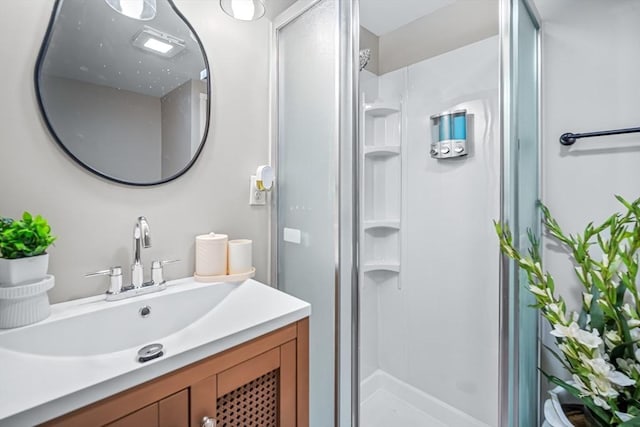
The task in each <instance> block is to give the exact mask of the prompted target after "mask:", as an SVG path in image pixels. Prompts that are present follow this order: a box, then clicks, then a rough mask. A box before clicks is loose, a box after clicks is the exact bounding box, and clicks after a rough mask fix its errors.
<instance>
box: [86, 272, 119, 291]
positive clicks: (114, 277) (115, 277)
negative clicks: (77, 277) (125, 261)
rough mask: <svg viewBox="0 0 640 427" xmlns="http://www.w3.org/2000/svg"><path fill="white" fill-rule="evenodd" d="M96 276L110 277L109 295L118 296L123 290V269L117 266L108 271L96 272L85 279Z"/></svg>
mask: <svg viewBox="0 0 640 427" xmlns="http://www.w3.org/2000/svg"><path fill="white" fill-rule="evenodd" d="M95 276H109V290H108V291H107V293H108V294H117V293H120V291H121V290H122V267H120V266H115V267H111V268H109V269H107V270H100V271H95V272H93V273H87V274H85V275H84V277H95Z"/></svg>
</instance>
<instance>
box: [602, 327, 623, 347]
mask: <svg viewBox="0 0 640 427" xmlns="http://www.w3.org/2000/svg"><path fill="white" fill-rule="evenodd" d="M604 342H605V344H607V347H609V348H614V347H615V346H616V345H618V344H620V343H621V342H622V340H621V339H620V335H618V332H617V331H607V332H605V334H604Z"/></svg>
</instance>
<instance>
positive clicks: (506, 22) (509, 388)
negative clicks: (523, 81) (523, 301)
mask: <svg viewBox="0 0 640 427" xmlns="http://www.w3.org/2000/svg"><path fill="white" fill-rule="evenodd" d="M513 3H521V4H522V5H523V6H524V7H525V9H526V12H527V13H528V15H529V17H530V18H531V21H532V24H533V25H534V27H535V28H536V29H537V34H536V52H535V53H536V59H537V63H536V77H537V81H536V84H537V88H536V92H537V93H536V102H537V116H538V117H537V124H536V129H537V133H538V149H537V151H538V164H537V173H538V180H537V186H538V194H537V196H538V199H539V200H540V199H542V188H543V187H542V176H543V174H542V172H543V166H542V144H541V142H540V139H541V135H542V19H541V17H540V14H539V12H538V10H537V8H536V6H535V4H534V3H533V0H500V34H499V38H500V48H499V50H500V69H499V72H500V89H499V90H500V95H499V98H500V127H501V131H500V144H501V150H500V151H501V161H500V163H501V180H500V222H501V223H505V222H509V220H512V219H513V217H514V216H515V215H514V211H513V209H515V208H514V206H513V205H514V204H515V201H514V200H513V198H512V194H513V191H514V188H515V186H516V185H517V183H514V182H512V180H511V174H510V172H511V170H512V168H513V167H517V165H512V164H511V161H510V160H511V158H512V156H511V142H512V140H513V138H514V137H515V136H516V135H517V131H518V129H517V123H516V120H515V118H516V114H515V103H513V102H512V101H513V99H514V93H513V92H514V91H513V90H512V89H513V88H515V87H518V86H517V85H518V76H517V73H515V72H514V64H515V61H517V52H516V49H517V46H514V40H515V39H514V30H517V27H514V22H513V12H514V7H513ZM514 52H516V55H514ZM518 231H519V230H513V232H514V233H516V232H518ZM517 273H518V268H517V267H516V266H515V265H514V264H513V262H512V261H511V260H510V259H509V258H508V257H507V256H506V255H504V254H502V253H501V254H500V266H499V275H500V276H499V286H500V290H499V298H500V301H499V313H500V314H499V316H500V319H499V321H500V329H499V333H500V337H499V341H500V348H499V370H498V374H499V379H498V384H499V401H498V406H499V408H498V411H499V414H498V415H499V418H498V421H499V425H500V426H501V427H512V426H511V425H510V424H509V422H510V420H511V419H514V420H515V421H516V423H517V421H518V419H519V417H518V412H519V410H518V403H519V400H518V397H519V396H518V393H519V389H520V382H519V367H518V361H519V334H520V332H521V331H520V330H519V329H520V328H519V322H518V319H519V304H518V302H519V289H518V287H517V286H514V289H513V290H512V289H510V285H511V283H515V284H516V285H517V284H518V283H519V281H518V279H517ZM512 279H513V281H512ZM539 329H540V328H538V330H539ZM535 333H536V337H538V335H539V333H538V331H535ZM537 354H538V357H537V360H538V361H539V360H540V345H539V344H538V348H537ZM511 362H513V363H514V368H513V371H512V370H511V369H510V363H511ZM539 395H540V380H539V376H538V389H537V390H536V400H538V399H539ZM511 403H512V406H511ZM510 409H512V411H510ZM539 412H540V411H539V410H538V411H537V413H538V414H539ZM538 421H539V420H538ZM539 424H540V423H539V422H537V425H539ZM513 427H517V425H516V426H513Z"/></svg>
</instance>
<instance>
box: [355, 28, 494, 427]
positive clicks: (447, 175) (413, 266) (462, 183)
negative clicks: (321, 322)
mask: <svg viewBox="0 0 640 427" xmlns="http://www.w3.org/2000/svg"><path fill="white" fill-rule="evenodd" d="M498 65H499V62H498V38H497V37H490V38H488V39H485V40H482V41H480V42H476V43H473V44H470V45H468V46H465V47H462V48H459V49H456V50H454V51H450V52H448V53H445V54H442V55H439V56H436V57H433V58H430V59H427V60H425V61H422V62H419V63H416V64H413V65H410V66H408V67H405V68H402V69H399V70H396V71H393V72H390V73H387V74H384V75H382V76H380V77H376V76H374V75H373V74H371V73H363V76H362V80H361V90H362V91H363V92H364V95H365V98H366V101H367V102H372V101H373V100H374V99H376V98H377V99H381V100H384V101H385V102H394V101H400V102H401V103H402V110H403V111H402V117H403V123H402V147H401V156H402V188H399V189H398V191H401V193H402V216H401V257H400V278H399V286H398V282H396V281H393V280H385V278H384V276H380V277H381V278H380V279H378V280H373V279H366V278H365V280H363V283H362V286H363V288H362V293H361V320H360V323H361V377H362V379H366V378H367V377H369V376H370V375H371V374H373V373H374V372H375V371H376V370H382V371H384V372H385V373H386V374H389V375H391V376H393V377H395V378H396V379H398V380H400V381H402V382H404V383H406V384H408V385H410V386H413V387H416V388H417V389H419V390H420V391H421V392H424V393H426V394H427V395H429V396H430V397H431V398H433V399H435V400H436V401H438V402H440V403H442V406H443V407H448V405H449V406H450V407H453V408H456V409H457V410H459V411H462V412H464V413H466V414H468V415H469V416H471V417H472V418H473V419H474V420H476V421H477V423H476V422H473V423H471V422H470V423H469V424H468V425H484V424H486V425H489V426H496V425H497V415H498V414H497V408H498V342H499V340H498V333H499V328H498V263H499V253H498V246H497V239H496V238H495V236H494V232H493V225H492V221H493V220H494V219H497V218H499V214H500V146H499V143H500V139H499V110H498V85H499V79H498ZM459 108H466V109H467V111H468V114H469V117H470V118H469V125H468V126H469V132H468V134H469V141H470V142H469V143H468V144H469V145H470V150H469V151H470V153H469V155H468V156H466V157H462V158H457V159H448V160H435V159H432V158H431V157H430V155H429V150H430V142H431V131H430V119H429V117H430V116H431V115H433V114H436V113H439V112H442V111H445V110H451V109H459ZM365 185H366V184H365Z"/></svg>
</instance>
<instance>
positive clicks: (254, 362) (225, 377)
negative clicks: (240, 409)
mask: <svg viewBox="0 0 640 427" xmlns="http://www.w3.org/2000/svg"><path fill="white" fill-rule="evenodd" d="M279 366H280V348H279V347H276V348H274V349H273V350H269V351H267V352H266V353H262V354H261V355H260V356H256V357H254V358H253V359H249V360H247V361H245V362H242V363H240V364H238V365H236V366H234V367H233V368H230V369H227V370H226V371H223V372H221V373H219V374H218V397H220V396H223V395H225V394H227V393H229V392H230V391H231V390H235V389H237V388H238V387H240V386H242V385H244V384H247V383H249V382H251V381H253V380H255V379H256V378H258V377H260V376H262V375H264V374H266V373H268V372H271V371H273V370H275V369H278V367H279Z"/></svg>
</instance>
